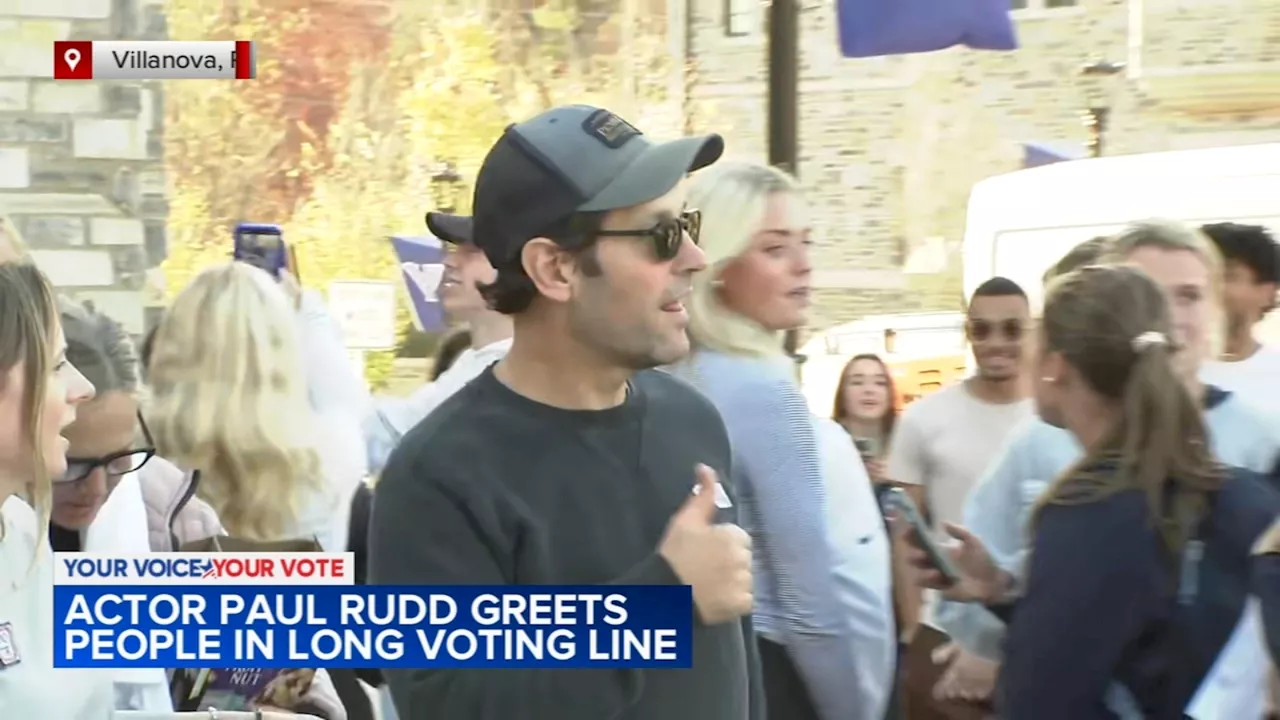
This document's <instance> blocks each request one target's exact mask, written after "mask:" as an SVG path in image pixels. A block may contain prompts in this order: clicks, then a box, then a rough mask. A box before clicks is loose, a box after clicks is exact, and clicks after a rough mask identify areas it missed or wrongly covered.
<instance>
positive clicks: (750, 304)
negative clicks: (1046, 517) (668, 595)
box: [676, 163, 897, 720]
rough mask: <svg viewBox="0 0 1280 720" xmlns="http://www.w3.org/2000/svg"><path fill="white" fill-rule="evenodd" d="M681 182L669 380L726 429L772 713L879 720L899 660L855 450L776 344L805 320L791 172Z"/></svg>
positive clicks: (721, 174)
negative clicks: (677, 378)
mask: <svg viewBox="0 0 1280 720" xmlns="http://www.w3.org/2000/svg"><path fill="white" fill-rule="evenodd" d="M692 183H693V184H692V187H691V189H690V193H689V206H690V207H693V208H697V209H698V210H700V211H701V213H702V215H701V218H702V225H701V237H700V239H699V244H700V245H701V247H702V250H703V252H704V253H705V254H706V258H707V269H706V270H705V271H703V272H701V273H698V274H697V275H695V276H694V280H693V292H692V294H691V296H690V299H689V301H688V302H687V307H688V309H689V333H690V339H691V340H692V346H693V350H694V351H693V354H692V357H691V358H690V359H689V361H688V362H687V363H686V364H685V365H683V366H681V367H680V368H678V369H677V370H676V372H677V373H678V374H681V375H683V376H684V377H686V378H688V379H690V380H692V381H693V382H694V384H695V385H697V386H698V387H699V388H700V389H701V390H702V391H703V392H704V393H706V395H707V397H708V398H710V399H711V401H712V402H713V403H715V405H716V407H717V409H719V411H720V414H721V416H722V417H723V418H724V423H725V427H726V429H727V430H728V431H729V440H730V443H731V445H732V450H733V468H732V482H733V488H734V489H735V490H736V499H735V501H736V502H737V503H738V504H739V520H740V522H741V524H742V526H743V527H744V528H745V529H746V530H747V531H748V532H750V533H751V535H752V538H753V539H754V541H755V544H754V558H755V575H754V577H755V599H756V605H755V610H754V613H753V620H754V622H755V629H756V634H757V639H758V645H759V648H760V664H761V671H762V675H763V680H764V687H765V695H766V706H767V707H768V713H769V717H770V718H787V719H788V720H883V718H885V717H886V715H887V714H888V713H889V712H890V707H891V699H892V697H893V695H894V686H895V682H894V680H895V666H896V663H897V638H896V630H895V623H894V613H893V597H892V590H891V580H890V557H889V542H888V537H887V533H886V531H885V527H884V524H883V521H882V520H881V516H880V513H879V510H878V506H877V504H876V500H875V496H874V493H873V491H872V487H871V482H870V480H869V479H868V478H867V474H866V470H865V468H864V467H863V464H862V461H861V459H860V458H859V457H858V452H857V449H856V448H855V447H854V444H853V443H852V442H850V441H849V435H848V434H847V433H846V432H845V431H844V430H843V429H842V428H841V427H840V425H839V424H837V423H836V421H834V420H832V419H831V418H826V417H819V416H817V415H815V414H814V413H812V412H811V411H810V410H809V406H808V404H807V403H806V401H805V399H804V396H803V394H802V393H801V391H800V388H799V386H798V384H797V382H796V368H795V363H794V361H793V360H792V359H791V358H790V357H788V356H787V354H786V353H785V351H784V350H783V347H782V333H783V331H786V330H790V329H793V328H797V327H801V326H803V325H804V324H805V320H806V316H807V313H808V306H809V290H810V273H811V269H812V266H811V265H810V262H809V227H810V226H809V220H808V217H807V206H806V205H805V202H804V198H803V197H802V196H801V194H800V191H799V188H798V187H797V185H796V182H795V180H794V179H792V178H791V177H790V176H788V175H786V174H785V173H783V172H781V171H780V170H777V169H775V168H771V167H766V166H762V165H747V164H733V163H719V164H717V165H715V166H714V167H712V168H709V169H707V170H704V171H702V172H700V173H699V174H698V175H695V176H694V178H693V181H692Z"/></svg>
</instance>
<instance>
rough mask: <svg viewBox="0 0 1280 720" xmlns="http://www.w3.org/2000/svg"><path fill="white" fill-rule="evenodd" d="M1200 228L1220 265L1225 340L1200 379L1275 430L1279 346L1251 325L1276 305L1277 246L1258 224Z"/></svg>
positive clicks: (1279, 402)
mask: <svg viewBox="0 0 1280 720" xmlns="http://www.w3.org/2000/svg"><path fill="white" fill-rule="evenodd" d="M1201 230H1203V231H1204V233H1205V234H1206V235H1208V236H1209V238H1210V239H1212V240H1213V243H1214V244H1215V245H1217V246H1218V251H1219V252H1220V253H1222V258H1223V260H1224V261H1225V266H1224V268H1223V270H1224V273H1223V277H1224V279H1225V282H1224V285H1223V294H1222V304H1223V310H1224V312H1225V314H1226V319H1227V337H1226V347H1225V348H1224V352H1223V355H1222V359H1221V360H1219V361H1217V362H1209V363H1205V364H1204V366H1203V367H1202V368H1201V370H1200V377H1201V379H1202V380H1203V381H1204V382H1207V383H1211V384H1213V385H1216V386H1218V387H1220V388H1222V389H1223V390H1229V391H1231V392H1234V393H1236V394H1237V395H1239V396H1240V397H1241V398H1244V399H1246V401H1247V402H1249V404H1251V405H1253V406H1254V408H1255V409H1256V410H1258V411H1259V412H1261V413H1264V414H1266V415H1268V416H1269V417H1271V418H1273V419H1274V420H1275V421H1276V424H1277V427H1280V382H1277V379H1280V348H1277V347H1275V346H1272V345H1264V344H1262V343H1261V342H1259V341H1258V340H1257V338H1256V337H1255V336H1254V329H1255V326H1257V325H1258V323H1260V322H1262V319H1263V317H1265V316H1266V314H1267V313H1268V312H1270V311H1271V310H1272V309H1273V308H1275V305H1276V287H1277V283H1280V246H1278V245H1277V244H1276V240H1275V238H1273V237H1272V236H1271V233H1269V232H1267V229H1266V228H1264V227H1261V226H1258V225H1238V224H1236V223H1215V224H1213V225H1205V226H1204V227H1203V228H1201Z"/></svg>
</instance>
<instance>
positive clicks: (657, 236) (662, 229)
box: [596, 210, 702, 260]
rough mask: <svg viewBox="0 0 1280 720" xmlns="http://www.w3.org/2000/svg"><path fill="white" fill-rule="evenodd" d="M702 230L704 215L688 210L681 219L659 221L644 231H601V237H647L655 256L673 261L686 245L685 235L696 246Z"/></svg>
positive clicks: (681, 214)
mask: <svg viewBox="0 0 1280 720" xmlns="http://www.w3.org/2000/svg"><path fill="white" fill-rule="evenodd" d="M701 230H702V213H701V212H700V211H698V210H686V211H685V212H682V213H680V216H679V217H668V218H663V219H661V220H659V221H658V223H657V224H656V225H654V226H653V227H650V228H646V229H644V230H600V231H599V232H597V233H596V235H598V236H600V237H647V238H649V239H650V240H652V241H653V251H654V254H655V255H657V256H658V259H659V260H671V259H672V258H674V257H675V256H676V255H677V254H679V252H680V246H681V245H683V244H684V236H685V233H688V234H689V239H690V240H692V241H693V244H694V245H697V244H698V233H699V232H701Z"/></svg>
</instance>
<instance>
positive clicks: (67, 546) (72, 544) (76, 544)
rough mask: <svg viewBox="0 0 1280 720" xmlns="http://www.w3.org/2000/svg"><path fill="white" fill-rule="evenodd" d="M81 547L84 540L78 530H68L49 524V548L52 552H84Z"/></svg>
mask: <svg viewBox="0 0 1280 720" xmlns="http://www.w3.org/2000/svg"><path fill="white" fill-rule="evenodd" d="M83 545H84V540H83V538H82V537H81V535H80V531H79V530H69V529H67V528H64V527H62V526H61V525H55V524H54V523H49V546H50V547H52V548H53V551H54V552H80V551H82V550H84V547H83Z"/></svg>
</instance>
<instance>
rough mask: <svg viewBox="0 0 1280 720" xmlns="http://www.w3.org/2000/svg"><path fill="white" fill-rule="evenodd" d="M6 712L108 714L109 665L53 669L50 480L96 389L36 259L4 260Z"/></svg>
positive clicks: (1, 470)
mask: <svg viewBox="0 0 1280 720" xmlns="http://www.w3.org/2000/svg"><path fill="white" fill-rule="evenodd" d="M0 307H4V308H5V312H4V313H3V314H0V372H3V382H0V503H3V507H0V717H3V718H59V720H102V719H103V718H105V717H108V716H109V715H110V713H111V711H112V710H113V706H114V700H113V695H112V678H113V674H112V673H111V672H110V671H95V670H55V669H54V668H53V646H52V644H51V643H50V641H49V638H50V637H52V632H53V614H52V606H53V598H52V586H53V555H52V553H51V551H50V548H49V543H48V539H47V532H48V530H47V527H48V523H49V513H50V508H51V505H52V497H51V493H52V491H51V487H50V486H51V482H50V480H51V478H53V477H54V476H60V475H62V474H63V473H64V472H66V468H67V461H66V456H65V455H66V451H67V441H66V439H65V438H63V437H62V435H61V432H62V429H63V428H65V427H66V426H67V425H69V424H70V423H71V422H72V420H74V419H75V414H76V410H75V409H76V406H77V405H79V404H80V403H81V402H83V401H85V400H87V399H89V398H91V397H92V396H93V386H92V385H90V384H89V383H88V381H86V380H85V379H84V376H82V375H81V374H80V373H79V372H78V371H77V370H76V369H75V367H73V366H72V365H71V364H70V363H68V362H67V359H66V354H65V353H66V343H65V342H64V340H63V338H62V330H61V328H60V327H59V324H58V305H57V301H56V300H55V299H54V295H53V290H52V289H51V288H50V287H49V284H48V281H47V280H45V278H44V276H43V275H41V274H40V271H38V270H36V269H35V267H34V266H33V265H29V264H20V263H12V262H8V263H0Z"/></svg>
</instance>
